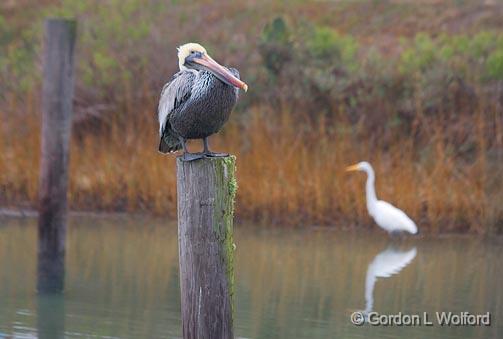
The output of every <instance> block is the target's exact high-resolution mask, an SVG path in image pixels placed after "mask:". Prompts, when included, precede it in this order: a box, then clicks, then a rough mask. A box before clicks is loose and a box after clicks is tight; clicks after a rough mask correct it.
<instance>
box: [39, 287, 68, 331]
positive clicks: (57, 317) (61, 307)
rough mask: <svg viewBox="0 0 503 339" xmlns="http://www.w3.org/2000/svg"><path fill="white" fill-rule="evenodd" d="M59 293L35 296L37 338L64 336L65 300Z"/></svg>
mask: <svg viewBox="0 0 503 339" xmlns="http://www.w3.org/2000/svg"><path fill="white" fill-rule="evenodd" d="M64 300H65V299H64V295H63V294H61V293H46V294H39V295H38V296H37V333H38V338H39V339H59V338H65V301H64Z"/></svg>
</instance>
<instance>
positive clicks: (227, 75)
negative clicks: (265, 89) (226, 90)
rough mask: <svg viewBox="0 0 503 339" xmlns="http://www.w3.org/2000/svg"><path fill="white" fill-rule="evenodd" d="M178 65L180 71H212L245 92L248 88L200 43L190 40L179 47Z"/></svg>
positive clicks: (222, 79)
mask: <svg viewBox="0 0 503 339" xmlns="http://www.w3.org/2000/svg"><path fill="white" fill-rule="evenodd" d="M178 66H179V67H180V71H184V70H187V69H195V70H198V71H201V70H204V71H208V72H211V73H213V74H214V75H215V76H216V77H217V78H218V79H220V80H221V81H223V82H224V83H226V84H228V85H230V86H234V87H237V88H241V89H242V90H244V91H245V92H246V91H247V90H248V85H247V84H245V83H244V82H243V81H241V80H240V79H238V78H237V77H236V76H234V74H232V73H231V72H230V71H229V70H228V69H227V68H225V67H223V66H221V65H220V64H219V63H218V62H216V61H215V60H213V59H212V58H211V57H210V56H209V55H208V52H206V49H205V48H204V47H203V46H201V45H200V44H196V43H194V42H189V43H187V44H185V45H182V46H180V47H178Z"/></svg>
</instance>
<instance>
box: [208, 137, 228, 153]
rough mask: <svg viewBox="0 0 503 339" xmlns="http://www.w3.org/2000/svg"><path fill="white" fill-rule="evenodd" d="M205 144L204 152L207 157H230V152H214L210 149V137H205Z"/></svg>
mask: <svg viewBox="0 0 503 339" xmlns="http://www.w3.org/2000/svg"><path fill="white" fill-rule="evenodd" d="M203 144H204V151H203V154H204V155H205V156H207V157H213V158H218V157H228V156H229V154H228V153H213V152H212V151H210V146H209V145H208V137H206V138H203Z"/></svg>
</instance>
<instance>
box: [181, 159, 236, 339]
mask: <svg viewBox="0 0 503 339" xmlns="http://www.w3.org/2000/svg"><path fill="white" fill-rule="evenodd" d="M235 170H236V158H235V157H234V156H229V157H225V158H210V159H201V160H196V161H191V162H183V161H181V160H180V159H178V160H177V189H178V250H179V255H180V258H179V259H180V288H181V301H182V324H183V337H184V339H194V338H197V339H205V338H208V339H227V338H234V336H233V307H234V306H233V296H234V269H233V265H234V264H233V260H234V259H233V258H234V242H233V214H234V196H235V193H236V189H237V184H236V177H235Z"/></svg>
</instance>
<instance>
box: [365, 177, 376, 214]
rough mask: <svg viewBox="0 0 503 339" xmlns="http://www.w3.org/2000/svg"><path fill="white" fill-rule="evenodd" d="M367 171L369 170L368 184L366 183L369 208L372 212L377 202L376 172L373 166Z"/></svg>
mask: <svg viewBox="0 0 503 339" xmlns="http://www.w3.org/2000/svg"><path fill="white" fill-rule="evenodd" d="M365 172H367V184H366V194H367V209H368V210H369V212H370V213H372V211H373V210H374V208H375V205H376V203H377V196H376V190H375V174H374V170H373V169H372V168H368V169H366V170H365Z"/></svg>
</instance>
